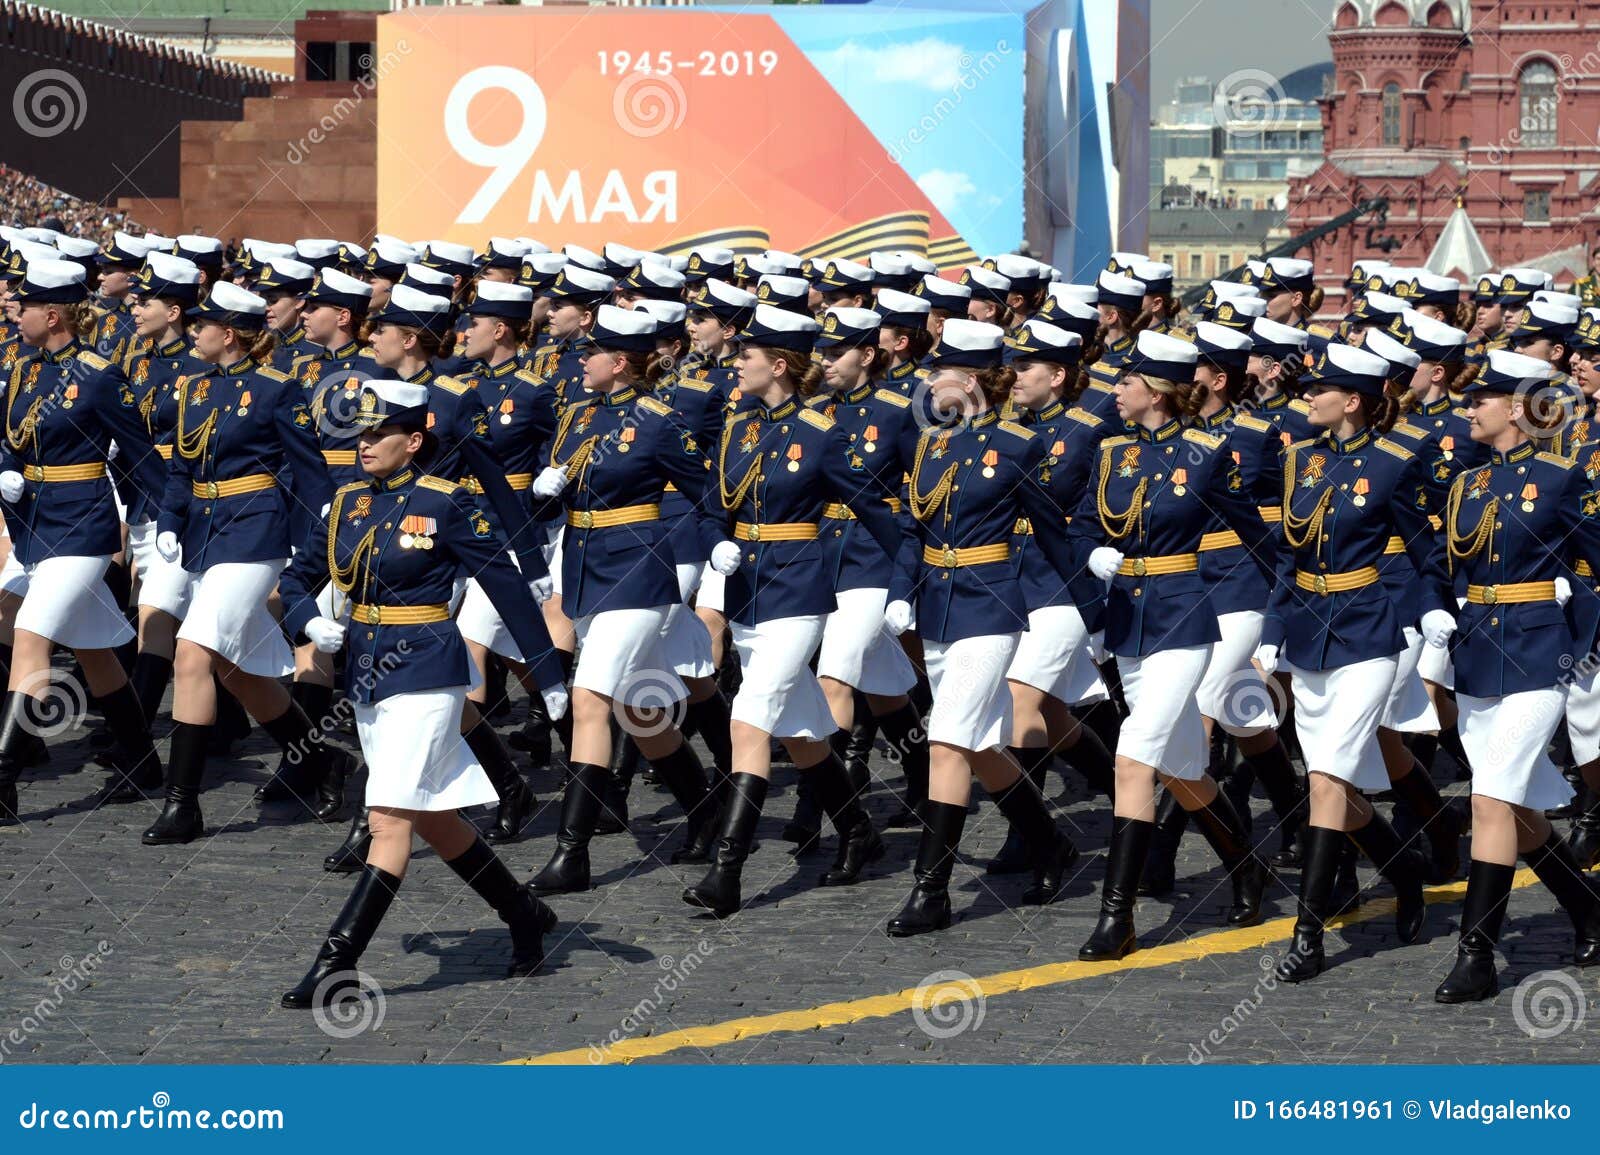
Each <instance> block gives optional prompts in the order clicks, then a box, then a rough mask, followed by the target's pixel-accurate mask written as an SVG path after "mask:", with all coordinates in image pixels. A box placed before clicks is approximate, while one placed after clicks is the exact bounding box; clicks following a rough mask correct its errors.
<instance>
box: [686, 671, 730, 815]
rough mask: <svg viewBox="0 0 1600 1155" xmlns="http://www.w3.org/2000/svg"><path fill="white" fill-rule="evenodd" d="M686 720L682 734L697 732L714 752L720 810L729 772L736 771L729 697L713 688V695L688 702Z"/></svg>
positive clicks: (714, 784)
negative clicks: (734, 767)
mask: <svg viewBox="0 0 1600 1155" xmlns="http://www.w3.org/2000/svg"><path fill="white" fill-rule="evenodd" d="M683 722H684V724H683V727H682V729H683V736H684V737H685V738H689V737H691V736H693V735H696V734H698V735H699V736H700V741H702V742H704V743H705V744H706V750H707V751H708V752H709V753H710V754H711V769H712V773H711V796H712V798H713V799H714V806H715V808H716V809H717V810H721V809H722V804H723V803H724V802H726V801H727V799H728V775H729V774H731V773H732V772H733V739H732V737H731V736H730V735H731V731H732V728H733V718H732V717H731V716H730V715H729V713H728V699H727V698H725V697H723V696H722V691H721V690H720V689H717V690H712V691H711V696H710V697H708V698H704V699H702V700H701V701H698V702H690V703H689V704H688V706H687V707H686V708H685V711H684V720H683Z"/></svg>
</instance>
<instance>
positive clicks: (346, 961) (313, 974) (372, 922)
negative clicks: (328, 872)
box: [280, 866, 400, 1010]
mask: <svg viewBox="0 0 1600 1155" xmlns="http://www.w3.org/2000/svg"><path fill="white" fill-rule="evenodd" d="M399 889H400V879H398V878H396V877H395V876H394V875H392V874H390V873H389V872H388V871H387V870H382V869H380V868H379V867H376V866H364V867H362V868H361V877H360V878H358V879H356V885H355V889H354V890H352V891H351V892H350V897H349V898H348V899H346V900H345V904H344V909H343V910H341V911H340V912H339V917H338V918H336V919H334V920H333V926H331V927H329V928H328V937H327V938H326V939H325V940H324V941H323V943H322V949H320V950H319V951H317V959H316V961H315V962H314V963H312V964H311V969H310V970H308V971H307V972H306V974H305V977H304V978H302V979H301V980H300V982H299V983H298V985H296V986H295V988H294V989H293V990H290V991H286V992H285V993H284V995H283V998H282V999H281V1000H280V1002H281V1003H282V1005H283V1006H286V1007H289V1008H291V1009H295V1010H305V1009H306V1008H309V1007H312V1006H319V1005H320V1006H326V1005H328V1004H329V1003H331V1002H333V1001H335V1000H336V999H337V998H339V996H340V995H342V994H343V993H344V992H345V991H347V990H353V989H356V988H358V987H359V986H360V982H361V980H360V978H359V976H358V974H357V972H356V964H357V963H359V962H360V961H361V956H362V954H363V953H365V951H366V949H367V946H368V944H369V943H371V942H372V936H373V935H375V934H377V933H378V925H379V924H380V923H381V922H383V916H384V915H385V914H387V913H389V904H390V903H392V902H393V901H394V895H395V891H397V890H399Z"/></svg>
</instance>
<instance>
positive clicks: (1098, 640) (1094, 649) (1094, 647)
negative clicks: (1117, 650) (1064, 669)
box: [1089, 630, 1111, 666]
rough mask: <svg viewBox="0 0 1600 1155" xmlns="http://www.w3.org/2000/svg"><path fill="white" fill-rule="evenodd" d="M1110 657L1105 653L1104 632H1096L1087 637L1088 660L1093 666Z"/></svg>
mask: <svg viewBox="0 0 1600 1155" xmlns="http://www.w3.org/2000/svg"><path fill="white" fill-rule="evenodd" d="M1110 656H1111V655H1110V654H1108V653H1106V632H1105V631H1104V630H1096V631H1095V632H1094V633H1092V634H1090V635H1089V660H1090V661H1091V662H1093V663H1094V664H1095V665H1097V666H1098V665H1100V664H1101V663H1102V662H1104V661H1105V660H1106V659H1107V658H1108V657H1110Z"/></svg>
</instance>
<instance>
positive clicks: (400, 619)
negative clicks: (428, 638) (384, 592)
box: [350, 605, 450, 626]
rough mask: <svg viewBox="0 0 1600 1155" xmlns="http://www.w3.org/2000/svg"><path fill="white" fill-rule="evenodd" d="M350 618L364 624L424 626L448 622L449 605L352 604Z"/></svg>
mask: <svg viewBox="0 0 1600 1155" xmlns="http://www.w3.org/2000/svg"><path fill="white" fill-rule="evenodd" d="M350 620H351V621H354V622H360V623H361V624H362V625H365V626H426V625H431V624H432V623H434V622H448V621H449V620H450V607H449V606H447V605H437V606H352V607H351V608H350Z"/></svg>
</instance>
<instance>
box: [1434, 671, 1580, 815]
mask: <svg viewBox="0 0 1600 1155" xmlns="http://www.w3.org/2000/svg"><path fill="white" fill-rule="evenodd" d="M1566 698H1567V693H1566V691H1565V690H1564V689H1563V688H1561V687H1560V686H1552V687H1551V688H1550V689H1548V690H1523V691H1521V692H1520V693H1516V694H1507V695H1506V696H1505V697H1503V698H1474V697H1472V696H1471V695H1470V694H1457V695H1456V706H1457V708H1458V709H1459V710H1460V711H1461V720H1460V722H1459V723H1457V725H1458V726H1459V728H1460V730H1461V745H1462V747H1463V748H1465V750H1466V751H1467V761H1468V762H1470V763H1471V764H1472V792H1473V793H1474V794H1482V795H1483V796H1484V797H1486V798H1498V799H1499V800H1500V801H1501V802H1509V803H1511V804H1512V805H1513V806H1526V807H1528V808H1529V809H1530V810H1550V809H1553V808H1554V807H1557V806H1561V805H1563V804H1564V803H1567V802H1570V801H1572V787H1571V786H1570V785H1568V784H1567V780H1566V778H1565V777H1563V776H1562V773H1561V771H1560V770H1558V769H1557V768H1556V764H1555V763H1554V762H1552V761H1550V756H1549V755H1548V754H1547V753H1546V752H1545V749H1546V747H1548V746H1549V745H1550V736H1551V735H1552V734H1554V733H1555V732H1556V727H1557V726H1559V725H1560V724H1561V713H1562V710H1563V709H1564V708H1565V706H1566Z"/></svg>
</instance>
